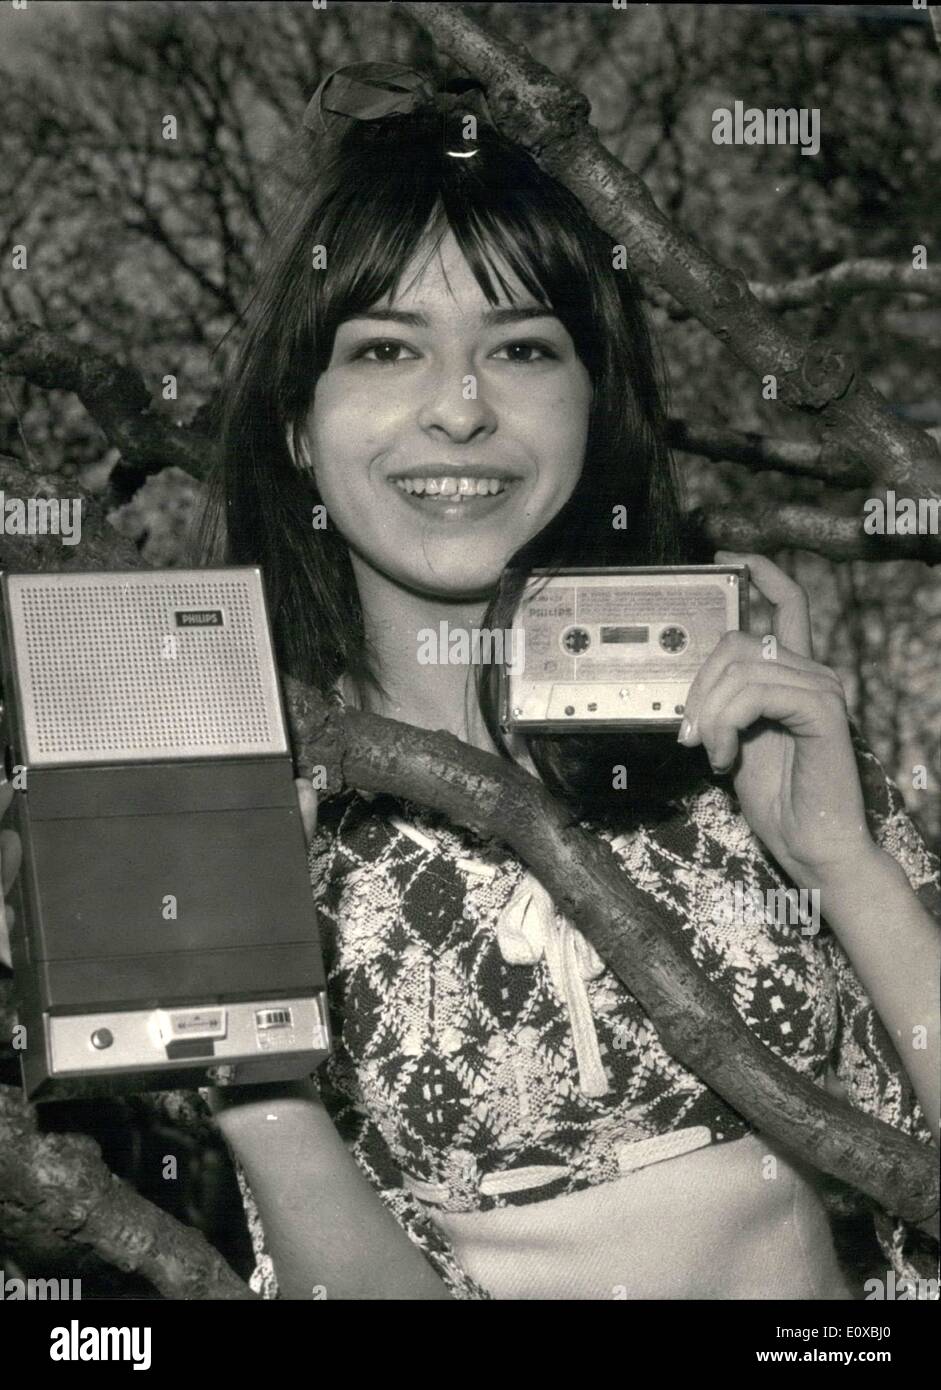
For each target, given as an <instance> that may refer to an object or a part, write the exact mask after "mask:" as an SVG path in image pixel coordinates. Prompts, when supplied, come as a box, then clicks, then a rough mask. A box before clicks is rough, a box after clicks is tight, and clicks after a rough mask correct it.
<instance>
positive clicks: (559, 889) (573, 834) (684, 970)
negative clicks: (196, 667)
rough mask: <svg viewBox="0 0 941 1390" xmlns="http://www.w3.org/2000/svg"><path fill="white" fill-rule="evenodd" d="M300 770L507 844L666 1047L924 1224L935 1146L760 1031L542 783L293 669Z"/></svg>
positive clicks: (817, 1163) (795, 1144)
mask: <svg viewBox="0 0 941 1390" xmlns="http://www.w3.org/2000/svg"><path fill="white" fill-rule="evenodd" d="M284 686H285V696H286V704H287V708H288V717H289V720H290V723H291V728H292V734H293V746H294V753H295V759H296V765H297V770H298V774H299V775H301V776H303V775H308V776H309V775H310V772H309V769H310V768H311V767H314V766H322V767H324V768H325V769H326V778H327V785H328V786H329V787H330V790H331V791H335V790H339V789H341V788H342V787H344V786H352V787H356V788H358V789H359V790H360V791H365V792H390V793H392V794H393V795H396V796H401V797H404V798H406V799H407V800H411V801H415V802H417V803H418V804H420V805H423V806H430V807H433V808H434V809H435V810H436V811H441V812H443V813H444V814H445V815H447V816H448V817H449V818H450V819H451V820H453V821H455V822H456V823H457V824H459V825H464V826H467V827H469V828H470V829H471V830H473V831H474V832H475V834H477V835H480V836H483V837H492V838H496V839H499V840H501V841H502V842H503V843H505V844H507V845H509V846H510V847H511V848H512V849H513V850H514V851H515V852H516V854H517V855H518V856H519V857H520V859H521V860H522V861H523V862H524V863H525V864H527V865H528V866H529V867H530V868H531V869H532V870H533V872H534V873H535V874H536V876H537V878H539V880H540V882H541V883H542V885H543V887H544V888H545V889H546V891H547V892H548V893H549V895H550V896H551V898H552V899H553V901H554V902H555V904H556V905H557V907H558V908H559V910H560V911H561V912H563V913H565V915H566V916H568V917H569V918H570V919H571V921H572V922H574V924H575V925H576V926H577V927H578V928H579V929H580V930H581V931H582V932H583V934H584V935H585V937H586V938H587V940H588V941H590V942H591V944H592V945H593V946H594V947H595V949H596V950H597V951H598V953H599V955H600V956H601V958H602V959H603V960H604V961H606V963H607V964H608V965H609V966H610V967H611V969H612V970H613V971H614V972H615V974H616V975H617V976H618V977H619V978H620V979H621V980H622V981H623V982H624V984H625V985H626V986H627V988H628V989H629V990H630V991H631V993H632V994H633V995H634V996H635V997H636V998H637V999H638V1000H639V1001H640V1003H641V1004H642V1006H643V1007H644V1009H645V1010H646V1012H647V1014H648V1015H649V1017H650V1019H651V1020H652V1022H653V1024H654V1027H655V1028H656V1030H657V1034H658V1037H659V1038H660V1041H661V1042H662V1043H663V1046H664V1047H665V1048H666V1049H667V1051H668V1052H669V1053H670V1054H671V1055H672V1056H674V1057H676V1058H677V1060H678V1061H680V1062H681V1063H682V1064H683V1065H684V1066H686V1067H688V1068H689V1069H690V1070H691V1071H693V1072H695V1073H696V1075H697V1076H698V1077H700V1079H701V1080H703V1081H704V1082H706V1083H707V1085H709V1086H711V1087H712V1089H713V1090H715V1091H717V1092H718V1094H719V1095H721V1096H722V1097H723V1098H724V1099H725V1100H726V1101H728V1103H729V1104H730V1105H732V1106H733V1107H734V1108H735V1109H736V1110H737V1111H739V1113H740V1114H742V1115H744V1116H745V1117H746V1118H747V1119H748V1120H749V1121H750V1122H751V1123H752V1124H753V1125H755V1126H756V1128H758V1129H759V1130H760V1131H761V1132H762V1133H764V1134H767V1135H768V1136H769V1137H770V1138H772V1139H775V1140H777V1141H778V1142H779V1143H781V1144H782V1145H784V1146H785V1148H787V1149H789V1150H790V1151H791V1152H792V1153H793V1154H795V1155H796V1156H797V1157H798V1158H800V1159H802V1160H804V1161H806V1162H808V1163H810V1164H812V1165H813V1166H814V1167H816V1168H819V1169H821V1170H822V1171H823V1172H825V1173H830V1174H831V1175H833V1176H834V1177H837V1178H840V1179H841V1180H843V1181H845V1182H849V1183H851V1184H852V1185H853V1186H855V1187H857V1188H859V1189H860V1190H861V1191H863V1192H865V1193H866V1194H868V1196H870V1197H871V1198H873V1199H874V1200H875V1201H876V1202H878V1203H879V1204H880V1205H881V1206H883V1207H885V1209H886V1210H887V1211H891V1212H895V1213H896V1214H898V1215H900V1216H904V1217H907V1218H908V1219H909V1220H915V1221H921V1220H924V1219H926V1218H927V1217H928V1216H929V1215H930V1214H931V1213H933V1212H934V1211H935V1210H936V1209H937V1206H938V1172H937V1152H936V1150H935V1149H934V1148H933V1147H932V1146H925V1145H923V1144H921V1143H919V1142H917V1141H916V1140H914V1139H911V1138H909V1137H907V1136H906V1135H904V1134H902V1133H900V1132H899V1131H898V1130H895V1129H892V1128H891V1127H890V1126H889V1125H886V1124H883V1123H882V1122H881V1121H879V1120H875V1119H873V1118H871V1117H870V1116H868V1115H864V1114H863V1113H862V1112H861V1111H858V1110H854V1109H852V1108H851V1107H849V1106H847V1105H845V1104H844V1103H842V1102H840V1101H837V1100H836V1099H834V1097H833V1096H831V1095H829V1094H828V1093H827V1092H826V1091H824V1090H822V1089H821V1088H820V1087H818V1086H816V1085H815V1084H814V1082H813V1081H811V1080H810V1079H809V1078H808V1077H805V1076H802V1075H800V1074H799V1073H798V1072H796V1071H794V1070H793V1069H792V1068H791V1067H789V1066H788V1065H787V1064H786V1063H785V1062H783V1061H782V1060H781V1059H780V1058H779V1057H777V1056H776V1055H775V1054H774V1053H773V1052H772V1051H771V1050H770V1049H769V1048H767V1047H765V1045H764V1044H763V1043H762V1042H760V1041H759V1039H758V1038H757V1037H756V1036H755V1034H754V1033H752V1032H751V1031H750V1029H749V1028H748V1027H747V1025H746V1024H745V1021H744V1020H743V1019H742V1017H741V1015H740V1014H739V1013H738V1012H737V1010H736V1009H735V1008H734V1006H733V1004H732V1003H731V1001H730V1000H729V999H728V998H726V996H725V995H724V994H722V993H721V991H720V990H718V989H717V988H716V986H715V985H713V984H712V983H711V981H710V980H709V979H708V978H707V977H706V975H705V974H704V973H703V972H702V971H701V970H700V969H699V967H698V966H697V965H696V964H695V962H694V961H693V959H692V956H691V955H690V954H689V952H688V951H687V950H686V949H685V948H684V947H683V946H682V945H681V943H680V942H678V941H677V940H675V939H674V938H673V937H672V936H671V935H670V934H668V932H667V931H666V930H665V929H664V927H663V925H662V922H661V920H660V911H659V909H658V908H657V907H655V906H654V905H653V904H652V902H651V900H650V898H649V897H647V896H646V895H645V894H644V893H643V892H641V891H640V890H639V889H638V888H637V887H636V886H635V885H634V884H633V883H632V882H631V881H630V879H629V878H628V876H627V875H626V873H625V872H624V870H623V868H622V867H621V866H620V865H619V864H618V862H617V860H616V859H615V857H614V854H613V853H612V851H611V849H610V848H609V847H608V845H607V844H605V843H604V841H602V840H600V839H598V838H596V837H594V836H591V835H589V834H588V833H587V832H586V831H585V830H583V829H582V828H581V827H580V826H579V825H578V824H576V823H574V822H573V819H572V816H571V815H570V814H569V813H568V812H566V810H565V809H564V808H563V807H562V805H561V804H560V803H559V802H558V801H556V800H555V799H554V798H553V797H552V796H550V794H549V793H548V791H547V790H546V788H545V787H544V786H543V785H542V783H541V782H539V781H537V780H536V778H534V777H531V776H530V775H529V774H528V773H527V772H525V771H524V770H523V769H522V768H521V767H518V766H517V765H516V764H512V763H509V762H507V761H505V760H503V759H501V758H498V757H496V756H494V755H493V754H490V753H484V752H482V751H480V750H478V749H476V748H473V747H470V746H469V745H467V744H465V743H463V742H461V740H460V739H457V738H455V737H454V736H453V735H451V734H446V733H443V732H441V731H439V732H436V733H428V732H426V731H424V730H421V729H417V728H414V727H412V726H411V725H409V724H401V723H399V722H397V721H395V720H390V719H383V718H380V717H379V716H377V715H371V714H364V713H360V712H356V711H344V712H340V711H337V710H335V709H333V708H331V707H330V706H328V705H327V703H326V702H325V700H324V699H323V698H322V697H321V696H320V695H318V694H317V693H316V692H315V691H313V690H312V689H310V688H309V687H307V686H304V685H302V684H301V683H300V682H298V681H296V680H294V679H292V678H291V677H290V676H285V677H284Z"/></svg>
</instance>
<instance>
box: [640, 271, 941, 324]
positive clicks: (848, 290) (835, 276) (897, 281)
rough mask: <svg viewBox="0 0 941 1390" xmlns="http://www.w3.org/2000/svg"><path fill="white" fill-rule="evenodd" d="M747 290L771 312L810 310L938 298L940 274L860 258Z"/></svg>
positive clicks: (676, 316)
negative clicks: (861, 297) (879, 298)
mask: <svg viewBox="0 0 941 1390" xmlns="http://www.w3.org/2000/svg"><path fill="white" fill-rule="evenodd" d="M748 288H749V290H750V291H751V293H752V294H753V295H754V297H755V298H756V299H757V300H758V302H759V303H760V304H763V305H764V307H765V308H766V309H769V310H772V311H774V312H777V311H779V310H785V309H802V308H809V307H811V306H814V305H819V304H824V303H828V302H829V303H832V302H835V301H839V300H843V299H850V298H851V297H852V296H853V295H856V294H864V293H880V294H920V295H925V296H926V297H927V298H929V299H941V271H939V270H937V269H935V268H933V267H932V268H929V267H926V268H925V269H924V270H915V268H914V267H913V266H910V265H898V264H896V263H895V262H894V261H887V260H876V259H874V258H873V259H867V258H863V257H860V258H859V259H857V260H852V261H841V262H840V263H839V265H832V266H829V267H828V268H827V269H826V270H821V271H818V272H817V273H816V274H815V275H804V276H800V277H798V278H797V279H796V280H784V281H782V282H781V283H780V284H767V283H765V282H764V281H761V280H749V281H748ZM643 292H644V298H645V299H647V300H649V302H650V303H651V304H654V305H655V306H656V307H657V308H658V309H661V310H662V311H663V313H665V314H666V315H667V317H668V318H670V319H671V320H673V321H674V322H677V323H683V322H685V321H686V320H688V319H691V318H694V317H695V315H694V314H693V312H692V310H690V309H687V308H686V307H685V306H684V305H683V304H679V303H677V301H676V300H675V299H674V298H673V296H672V295H670V294H668V293H667V292H666V291H665V290H663V289H661V288H660V287H659V285H656V284H654V283H653V282H649V283H646V284H645V285H644V286H643Z"/></svg>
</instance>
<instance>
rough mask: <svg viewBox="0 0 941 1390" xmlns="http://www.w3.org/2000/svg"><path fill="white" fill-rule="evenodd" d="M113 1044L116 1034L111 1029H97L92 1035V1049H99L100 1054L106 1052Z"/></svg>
mask: <svg viewBox="0 0 941 1390" xmlns="http://www.w3.org/2000/svg"><path fill="white" fill-rule="evenodd" d="M113 1042H114V1034H113V1033H112V1031H111V1029H110V1028H96V1029H95V1031H94V1033H92V1035H91V1045H92V1047H97V1048H98V1050H99V1052H102V1051H104V1049H105V1048H106V1047H110V1046H111V1044H112V1043H113Z"/></svg>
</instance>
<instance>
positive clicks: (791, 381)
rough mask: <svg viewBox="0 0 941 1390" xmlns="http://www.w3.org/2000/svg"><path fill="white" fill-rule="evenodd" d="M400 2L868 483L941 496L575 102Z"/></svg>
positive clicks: (819, 350)
mask: <svg viewBox="0 0 941 1390" xmlns="http://www.w3.org/2000/svg"><path fill="white" fill-rule="evenodd" d="M400 3H401V6H402V8H403V9H405V10H406V11H408V13H409V14H410V15H411V16H412V17H413V19H415V20H416V22H417V23H418V24H420V25H422V26H423V27H424V28H425V29H426V30H427V32H428V33H429V34H430V35H431V37H432V38H433V39H434V41H435V44H436V45H437V46H438V48H440V49H442V50H443V51H444V52H445V53H447V54H448V56H449V57H451V58H452V59H454V60H455V61H457V62H459V63H461V64H462V65H463V66H464V68H465V69H466V70H467V71H468V72H470V73H471V74H472V75H473V76H475V77H476V78H478V80H479V81H480V82H482V83H483V85H484V86H485V88H486V92H487V104H488V106H489V108H490V111H491V112H492V113H493V116H494V119H495V120H496V122H497V123H498V125H499V126H500V129H501V130H502V131H504V132H505V134H507V135H508V136H510V137H511V138H512V139H514V140H516V141H518V142H519V143H520V144H522V145H524V146H525V147H526V148H527V149H528V150H529V151H530V153H531V154H532V155H533V157H534V158H535V159H536V160H537V161H538V162H539V164H541V165H542V167H543V168H544V169H545V170H546V171H547V172H548V173H550V174H552V175H553V176H554V177H555V178H556V179H558V181H559V182H560V183H563V184H565V186H566V187H567V188H569V189H571V191H572V192H573V193H574V194H575V195H576V197H578V198H579V199H580V200H581V202H582V203H583V205H584V206H585V208H586V210H587V211H588V213H589V214H590V216H591V217H592V218H593V220H594V221H595V222H596V223H597V224H598V226H600V227H601V228H603V229H604V230H605V231H606V232H608V234H609V235H610V236H612V237H613V238H614V240H615V241H616V242H617V243H620V244H622V245H624V246H625V248H626V251H627V256H628V259H629V261H630V262H631V264H632V265H633V266H634V267H635V268H636V269H637V271H638V272H640V274H641V275H645V276H649V277H650V278H651V279H652V280H654V281H655V282H656V283H657V284H659V285H660V286H661V287H662V288H663V289H665V290H667V291H668V292H669V293H670V294H671V295H673V296H674V298H676V299H678V300H679V301H680V302H681V303H682V304H684V305H685V306H686V307H687V308H688V309H689V310H690V311H691V312H692V313H693V314H694V315H695V316H696V318H697V319H699V320H700V322H701V323H703V324H704V325H705V327H706V328H708V329H709V330H710V331H711V332H712V333H714V334H715V335H716V337H717V338H719V339H720V340H721V341H722V342H724V343H725V344H726V346H727V347H728V349H729V351H730V352H731V353H732V354H733V356H734V357H735V358H736V359H737V360H738V361H739V362H741V363H742V364H743V365H744V366H746V367H747V368H748V369H749V370H750V371H752V372H755V373H757V374H758V375H759V376H761V377H764V376H766V375H773V376H775V377H776V378H777V380H778V396H779V399H780V400H781V401H783V402H784V403H785V404H786V405H792V406H796V407H797V408H799V409H801V410H804V411H809V412H813V413H814V414H815V415H816V416H817V417H818V418H819V420H820V422H821V425H822V427H823V428H824V430H825V431H826V432H828V433H832V434H833V435H834V437H835V438H836V439H837V440H838V441H839V445H840V447H841V449H842V451H843V452H844V454H845V455H846V456H847V457H849V458H852V459H853V460H854V461H858V462H860V463H863V464H865V465H866V466H867V467H868V468H869V470H870V473H871V476H872V477H873V479H876V480H879V481H881V482H884V483H886V484H887V485H892V484H894V485H896V486H900V487H902V488H903V489H904V490H906V491H908V492H909V493H911V495H914V496H920V497H941V450H939V448H938V446H937V444H936V443H935V441H934V440H933V439H931V438H930V437H929V436H928V435H926V434H924V433H923V432H922V431H920V430H917V429H914V428H913V427H912V426H910V425H907V424H905V423H904V422H903V421H900V420H898V419H897V418H895V417H893V416H892V415H891V414H890V413H889V412H888V411H887V410H886V407H885V402H884V400H883V398H882V397H881V396H880V395H879V393H878V392H877V391H875V390H874V389H873V388H872V387H871V386H869V385H868V384H866V383H865V382H864V381H862V380H861V379H860V377H859V374H858V371H857V369H856V367H855V366H854V364H853V363H852V361H851V360H850V359H849V358H848V357H846V356H844V355H841V354H839V353H836V352H835V351H833V349H831V348H830V347H828V346H827V345H826V344H824V343H821V342H811V343H808V342H804V341H801V340H799V339H798V338H796V337H794V336H793V335H792V334H789V333H788V332H786V331H785V329H784V328H783V327H782V325H781V324H780V323H779V322H778V321H777V319H776V318H775V317H774V316H773V315H772V314H771V313H769V311H768V310H767V309H766V308H764V307H763V306H762V305H761V304H759V302H758V300H757V299H756V298H755V297H754V295H753V294H751V293H750V291H749V289H748V285H747V283H746V280H745V277H744V275H743V274H742V273H741V272H740V271H731V270H728V269H726V268H725V267H724V266H722V265H721V264H720V263H719V262H718V261H716V260H715V259H714V258H713V257H712V256H711V255H710V254H709V253H708V252H707V251H705V250H704V249H703V248H702V247H700V246H699V245H697V243H696V242H694V241H693V240H692V239H691V238H689V237H687V236H685V235H684V234H683V233H682V232H680V231H679V230H678V229H677V228H675V227H673V226H672V225H671V223H670V222H669V221H668V220H667V219H666V217H664V215H663V213H662V212H661V210H660V209H659V208H658V207H657V205H656V203H655V202H654V200H653V198H652V197H651V195H650V192H649V190H648V189H647V186H646V185H645V184H644V182H643V180H642V179H640V178H638V177H637V175H636V174H635V173H633V172H632V171H631V170H630V169H627V168H626V167H625V166H624V165H623V164H621V163H619V161H618V160H617V159H615V158H614V156H613V155H612V154H610V153H609V152H608V151H607V150H606V149H605V148H604V146H603V145H602V144H601V143H600V142H599V140H598V138H597V136H596V133H595V131H594V129H593V128H592V127H591V126H590V125H589V124H588V114H589V111H590V107H589V103H588V99H587V98H586V97H585V96H583V95H582V94H581V93H580V92H577V91H575V90H574V89H573V88H572V87H571V86H569V84H568V83H567V82H565V81H564V80H562V79H560V78H558V77H556V76H555V74H554V73H552V72H551V71H550V70H549V69H548V68H545V67H543V66H542V65H541V64H540V63H537V62H535V61H534V59H533V58H532V57H531V56H530V54H529V53H528V52H527V51H526V50H525V49H524V48H522V47H520V46H519V45H517V44H514V43H511V42H509V41H508V40H506V39H504V38H501V37H497V36H496V35H494V34H491V33H488V32H487V31H486V30H485V29H484V28H483V27H482V26H481V25H480V24H479V23H478V22H477V21H476V20H475V19H473V18H472V17H471V16H470V15H469V14H468V13H466V12H465V11H464V10H463V9H462V8H461V7H460V6H458V5H453V4H450V5H448V4H440V3H423V2H422V0H418V2H416V0H400Z"/></svg>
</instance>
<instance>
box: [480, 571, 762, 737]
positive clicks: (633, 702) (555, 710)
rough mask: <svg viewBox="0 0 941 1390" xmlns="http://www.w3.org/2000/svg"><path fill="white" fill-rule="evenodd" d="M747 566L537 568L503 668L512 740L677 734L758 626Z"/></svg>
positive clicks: (504, 718) (503, 703) (505, 717)
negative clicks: (692, 697)
mask: <svg viewBox="0 0 941 1390" xmlns="http://www.w3.org/2000/svg"><path fill="white" fill-rule="evenodd" d="M747 605H748V567H747V566H746V565H688V566H680V565H672V566H652V565H651V566H641V567H635V568H627V569H625V568H605V569H565V570H554V571H552V570H532V571H530V573H529V575H528V577H526V579H525V581H524V583H523V587H522V592H521V595H520V598H519V601H518V604H517V606H516V609H515V613H514V617H513V627H512V629H511V636H512V639H513V640H512V642H511V643H510V648H511V650H513V651H515V652H517V653H518V654H521V655H522V659H521V660H520V659H517V661H516V662H514V664H513V667H512V668H511V667H509V666H508V665H504V666H503V667H502V668H501V671H500V686H501V693H500V710H501V724H502V728H503V730H504V732H506V733H512V732H515V731H519V732H522V733H565V732H567V731H572V730H576V731H578V732H587V731H590V730H593V731H595V732H598V733H603V732H612V731H616V730H618V729H649V730H664V731H667V730H676V729H678V728H679V726H680V723H681V722H682V718H683V712H684V710H685V707H686V696H687V694H688V692H689V688H690V686H691V685H692V682H693V680H694V678H695V676H696V673H697V671H698V670H699V668H700V667H701V666H702V664H703V662H704V661H705V660H706V658H707V657H708V656H709V654H710V652H712V651H713V650H714V648H715V647H716V645H717V644H718V642H719V641H720V639H721V638H722V636H723V635H724V634H725V633H726V632H729V631H736V630H739V629H741V630H743V631H747V627H748V613H747Z"/></svg>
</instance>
